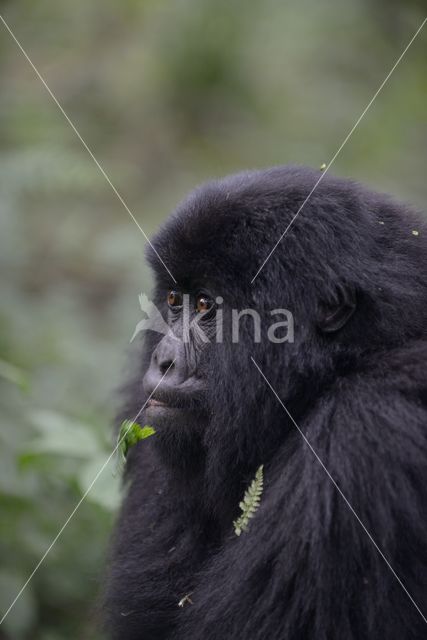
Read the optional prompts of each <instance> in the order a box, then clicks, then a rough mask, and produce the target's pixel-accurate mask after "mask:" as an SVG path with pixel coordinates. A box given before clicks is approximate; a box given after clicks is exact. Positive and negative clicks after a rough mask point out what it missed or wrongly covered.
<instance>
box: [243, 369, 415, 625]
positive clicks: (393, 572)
mask: <svg viewBox="0 0 427 640" xmlns="http://www.w3.org/2000/svg"><path fill="white" fill-rule="evenodd" d="M251 360H252V362H253V364H254V366H255V367H256V368H257V369H258V371H259V373H260V374H261V376H262V377H263V379H264V381H265V382H266V384H267V386H268V387H269V388H270V389H271V391H272V392H273V394H274V395H275V397H276V399H277V400H278V401H279V403H280V405H281V406H282V408H283V409H284V410H285V412H286V414H287V416H288V418H289V419H290V420H291V422H292V424H293V425H294V427H295V428H296V429H297V431H298V432H299V434H300V435H301V436H302V438H303V439H304V442H305V443H306V445H307V446H308V448H309V449H310V451H311V452H312V453H313V455H314V456H315V458H316V459H317V461H318V462H319V464H320V465H321V467H322V468H323V470H324V472H325V473H326V475H327V476H328V478H329V480H330V481H331V482H332V484H333V485H334V487H335V488H336V490H337V491H338V493H339V494H340V496H341V498H342V499H343V500H344V502H345V503H346V505H347V507H348V508H349V509H350V511H351V513H352V514H353V515H354V517H355V518H356V520H357V522H358V523H359V524H360V526H361V527H362V529H363V530H364V532H365V533H366V535H367V536H368V538H369V540H370V541H371V542H372V544H373V545H374V547H375V549H376V550H377V551H378V553H379V554H380V556H381V558H382V559H383V560H384V562H385V563H386V565H387V566H388V568H389V569H390V571H391V573H392V574H393V575H394V577H395V578H396V580H397V581H398V583H399V584H400V586H401V587H402V589H403V591H404V592H405V593H406V595H407V596H408V598H409V600H410V601H411V602H412V604H413V605H414V607H415V609H416V610H417V611H418V613H419V614H420V616H421V617H422V619H423V620H424V622H425V623H426V624H427V618H426V617H425V616H424V614H423V612H422V611H421V609H420V607H419V606H418V605H417V603H416V602H415V600H414V599H413V597H412V596H411V594H410V593H409V591H408V589H407V588H406V587H405V585H404V584H403V582H402V580H401V579H400V578H399V576H398V575H397V573H396V571H395V570H394V569H393V567H392V566H391V564H390V562H389V561H388V560H387V558H386V556H385V555H384V553H383V552H382V551H381V549H380V547H379V546H378V544H377V543H376V542H375V540H374V538H373V537H372V535H371V534H370V533H369V531H368V529H367V528H366V526H365V525H364V524H363V522H362V520H361V519H360V518H359V516H358V515H357V513H356V511H355V510H354V509H353V507H352V506H351V504H350V502H349V500H348V498H346V496H345V495H344V493H343V492H342V490H341V489H340V487H339V486H338V484H337V483H336V482H335V480H334V479H333V477H332V476H331V474H330V473H329V471H328V469H327V468H326V466H325V464H324V463H323V462H322V460H321V459H320V457H319V455H318V454H317V452H316V451H315V450H314V449H313V447H312V445H311V444H310V442H309V440H308V439H307V436H306V435H305V434H304V432H303V431H302V429H301V428H300V427H299V425H298V424H297V423H296V422H295V420H294V419H293V417H292V416H291V414H290V413H289V411H288V410H287V408H286V407H285V405H284V404H283V402H282V401H281V399H280V397H279V396H278V394H277V393H276V391H275V390H274V388H273V387H272V385H271V384H270V382H269V381H268V380H267V378H266V376H265V375H264V373H263V371H262V370H261V368H260V367H259V365H258V364H257V362H256V361H255V360H254V358H253V357H252V356H251Z"/></svg>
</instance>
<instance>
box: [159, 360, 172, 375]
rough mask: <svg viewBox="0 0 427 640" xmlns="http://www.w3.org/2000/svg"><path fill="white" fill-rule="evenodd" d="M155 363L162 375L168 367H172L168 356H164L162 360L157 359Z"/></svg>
mask: <svg viewBox="0 0 427 640" xmlns="http://www.w3.org/2000/svg"><path fill="white" fill-rule="evenodd" d="M157 364H158V367H159V369H160V371H161V373H162V375H164V374H165V373H166V371H167V370H168V369H172V366H173V360H172V359H170V358H165V359H163V360H160V361H158V363H157Z"/></svg>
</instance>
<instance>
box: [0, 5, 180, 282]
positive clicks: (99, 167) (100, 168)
mask: <svg viewBox="0 0 427 640" xmlns="http://www.w3.org/2000/svg"><path fill="white" fill-rule="evenodd" d="M0 21H1V22H2V23H3V24H4V26H5V28H6V30H7V31H8V32H9V34H10V36H11V37H12V39H13V40H14V41H15V43H16V44H17V46H18V47H19V49H20V50H21V52H22V54H23V55H24V57H25V58H26V60H27V61H28V63H29V64H30V65H31V67H32V69H33V70H34V73H35V74H36V75H37V77H38V78H39V80H40V82H41V83H42V84H43V86H44V88H45V89H46V91H47V92H48V94H49V95H50V97H51V98H52V100H53V101H54V103H55V104H56V106H57V107H58V109H59V110H60V112H61V113H62V115H63V116H64V118H65V119H66V121H67V122H68V124H69V125H70V127H71V128H72V130H73V131H74V133H75V134H76V136H77V137H78V139H79V140H80V142H81V143H82V145H83V147H84V148H85V149H86V151H87V152H88V154H89V155H90V157H91V158H92V160H93V161H94V163H95V164H96V166H97V167H98V169H99V171H100V172H101V173H102V175H103V176H104V178H105V179H106V181H107V182H108V184H109V185H110V187H111V189H112V190H113V192H114V193H115V195H116V197H117V198H118V200H119V201H120V203H121V204H122V205H123V207H124V208H125V210H126V211H127V213H128V214H129V216H130V217H131V218H132V220H133V221H134V223H135V224H136V226H137V227H138V229H139V230H140V232H141V233H142V235H143V236H144V238H145V240H146V241H147V242H148V244H149V245H150V247H151V248H152V250H153V251H154V253H155V254H156V256H157V257H158V259H159V260H160V262H161V264H162V265H163V267H164V268H165V269H166V271H167V272H168V274H169V275H170V277H171V278H172V280H173V281H174V282H176V280H175V278H174V277H173V275H172V273H171V272H170V271H169V269H168V267H167V266H166V264H165V263H164V262H163V260H162V258H161V256H160V255H159V253H158V251H157V250H156V249H155V247H154V246H153V244H152V243H151V241H150V239H149V238H148V236H147V234H146V233H145V231H144V229H143V228H142V227H141V225H140V224H139V222H138V220H137V219H136V218H135V216H134V215H133V213H132V211H131V210H130V209H129V207H128V205H127V204H126V202H125V200H124V199H123V197H122V196H121V195H120V193H119V191H118V190H117V189H116V187H115V186H114V185H113V183H112V182H111V180H110V178H109V176H108V174H107V173H106V171H105V170H104V168H103V167H102V166H101V164H100V163H99V162H98V160H97V159H96V157H95V155H94V154H93V152H92V151H91V149H90V148H89V147H88V145H87V143H86V142H85V140H84V139H83V138H82V136H81V135H80V133H79V131H78V130H77V128H76V126H75V124H74V123H73V122H72V120H71V119H70V117H69V116H68V115H67V113H66V111H65V109H64V108H63V107H62V105H61V104H60V102H59V101H58V99H57V98H56V96H55V94H54V93H53V91H52V90H51V89H50V88H49V86H48V84H47V82H46V80H45V79H44V78H43V76H42V75H41V73H40V71H39V70H38V69H37V67H36V66H35V64H34V63H33V61H32V60H31V58H30V56H29V55H28V53H27V52H26V51H25V49H24V47H23V46H22V44H21V43H20V42H19V40H18V38H17V37H16V36H15V34H14V33H13V31H12V29H11V28H10V27H9V25H8V24H7V22H6V20H5V19H4V18H3V16H2V15H0Z"/></svg>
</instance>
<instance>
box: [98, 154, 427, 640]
mask: <svg viewBox="0 0 427 640" xmlns="http://www.w3.org/2000/svg"><path fill="white" fill-rule="evenodd" d="M319 176H320V173H319V172H318V171H314V170H310V169H304V168H294V167H278V168H273V169H268V170H265V171H253V172H245V173H240V174H238V175H235V176H232V177H227V178H225V179H223V180H218V181H213V182H209V183H208V184H206V185H204V186H202V187H200V188H198V189H196V190H195V191H194V192H193V193H192V194H190V196H189V197H188V198H187V199H186V200H185V201H184V202H183V203H182V204H180V205H179V207H178V209H177V210H176V211H175V213H174V214H173V215H172V216H171V217H170V218H169V219H168V220H167V222H166V223H165V225H164V226H163V228H162V229H161V230H160V232H159V233H158V235H157V236H155V237H154V239H153V243H152V247H150V248H149V250H148V260H149V262H150V264H151V266H152V268H153V270H154V275H155V279H156V284H155V290H154V297H153V300H154V302H155V304H156V305H157V307H158V309H159V310H160V311H161V313H162V315H163V317H164V318H165V319H168V323H169V326H170V332H169V333H168V334H166V335H164V333H165V332H164V333H156V332H155V331H148V332H147V333H146V338H145V346H144V350H143V355H142V356H141V357H139V366H138V371H137V374H136V375H135V377H134V382H133V383H132V384H130V385H129V386H128V389H127V401H126V404H125V407H124V410H123V413H122V416H121V417H122V418H125V417H126V418H129V419H131V420H132V419H134V417H135V416H136V415H137V414H138V412H139V411H140V408H141V406H143V405H144V403H146V404H145V405H144V406H145V409H144V412H143V417H141V418H139V419H138V422H140V423H141V424H149V425H152V426H153V427H154V428H155V430H156V433H155V435H154V436H152V437H151V438H150V439H149V440H146V441H144V442H140V443H139V444H138V445H136V446H135V447H133V448H132V449H131V451H130V455H129V457H128V461H127V481H128V482H127V494H126V498H125V501H124V505H123V509H122V512H121V515H120V518H119V521H118V527H117V531H116V535H115V539H114V543H113V551H112V561H111V569H110V577H109V580H108V586H107V589H106V596H105V620H106V622H105V625H106V629H107V633H108V635H109V637H111V638H114V639H120V640H160V639H168V640H267V639H268V640H279V639H280V640H285V639H286V640H356V639H357V640H362V639H363V640H366V639H374V640H376V639H387V640H397V639H399V640H402V639H407V638H408V639H409V638H411V639H412V638H414V639H415V638H425V637H426V635H427V619H426V616H427V598H426V596H427V511H426V507H427V502H426V498H427V475H426V470H427V422H426V415H427V413H426V405H427V381H426V375H425V361H426V355H427V341H426V337H427V335H426V334H427V323H426V320H427V317H426V316H427V279H426V276H427V261H426V256H427V243H426V238H427V233H426V232H427V229H426V226H425V224H424V223H423V221H422V219H421V218H420V216H418V215H417V214H415V213H413V212H412V211H410V210H409V209H408V208H406V207H404V206H402V205H399V204H396V203H395V202H393V201H392V200H391V199H390V198H389V197H387V196H384V195H378V194H375V193H372V192H369V191H367V190H365V189H364V188H362V187H361V186H359V185H358V184H356V183H354V182H350V181H347V180H343V179H337V178H333V177H330V176H328V175H324V176H323V178H324V179H322V181H321V182H320V183H319V185H318V186H317V188H316V189H315V191H314V193H313V194H312V195H311V197H310V199H309V201H308V202H307V204H306V205H305V206H304V208H303V209H302V211H301V213H300V214H299V216H298V217H297V219H296V220H295V221H294V223H293V225H292V226H291V228H290V229H289V231H288V232H287V234H286V235H285V237H284V238H283V239H282V240H281V242H280V243H279V244H278V246H277V248H276V249H275V251H273V253H272V254H271V256H270V258H269V259H268V260H267V262H266V263H265V265H264V266H263V268H262V269H261V271H260V272H259V275H257V277H256V278H254V276H255V274H256V273H257V271H258V270H259V267H260V266H261V265H262V263H263V262H264V260H265V258H266V257H267V255H268V254H269V253H270V251H271V249H272V248H273V247H274V246H275V244H276V243H277V241H278V239H279V238H280V236H281V235H282V234H283V231H284V230H285V229H286V227H287V226H288V225H289V223H290V221H291V220H292V218H293V216H294V215H295V213H296V212H297V211H298V209H299V207H300V206H301V204H302V203H303V202H304V200H305V198H306V197H307V195H308V194H309V193H310V191H311V189H312V187H313V186H314V184H315V183H316V181H317V180H318V179H319ZM153 247H154V249H153ZM158 256H160V257H161V259H162V261H163V262H164V264H165V265H166V266H167V269H165V268H164V266H163V265H162V263H161V261H160V260H159V257H158ZM168 270H169V271H170V274H172V276H173V278H174V279H175V281H174V280H173V279H172V277H171V275H170V274H169V273H168ZM185 298H186V299H187V301H188V300H189V305H187V316H188V317H187V320H188V321H189V322H190V328H189V329H187V330H186V328H185V326H184V325H185V322H184V320H185V318H184V316H185V304H184V301H185V300H184V299H185ZM283 309H287V310H289V311H290V312H291V313H292V315H293V321H294V335H293V336H292V335H290V331H287V332H286V331H284V330H283V329H284V327H282V330H281V331H280V330H278V329H277V327H276V328H275V330H274V331H273V332H272V331H271V327H272V324H274V323H275V322H277V320H278V315H277V314H278V310H283ZM233 310H234V311H233ZM242 310H246V311H245V312H244V313H241V312H242ZM248 310H249V311H248ZM255 312H256V313H255ZM236 314H240V315H238V320H239V327H238V335H237V336H236V335H235V334H233V331H234V329H235V327H234V328H233V322H235V320H236ZM256 314H257V315H258V317H259V324H260V327H261V328H260V333H261V336H260V337H259V336H258V338H257V335H256V331H255V328H256V327H255V325H256V318H255V315H256ZM279 315H280V314H279ZM218 318H220V320H221V322H218ZM233 318H234V320H233ZM280 318H281V319H282V320H283V317H282V316H281V317H280ZM280 318H279V319H280ZM187 324H188V323H187ZM288 328H289V327H288ZM186 331H187V334H188V335H186V336H185V335H184V334H185V332H186ZM272 334H274V335H273V336H272ZM274 336H275V337H276V339H272V337H274ZM185 337H186V339H184V338H185ZM260 465H264V466H263V469H264V490H263V493H262V496H261V502H260V505H259V507H258V509H257V510H256V512H255V514H254V516H253V518H252V519H251V520H250V523H249V526H248V528H247V530H246V531H243V532H242V534H241V535H240V536H237V535H236V534H235V531H234V527H233V522H234V521H235V520H236V518H238V517H239V515H240V513H241V512H240V508H239V503H240V502H241V501H242V497H243V496H244V494H245V491H246V490H247V489H248V487H249V486H250V484H251V481H252V480H253V478H254V476H255V473H256V470H257V469H258V468H259V466H260Z"/></svg>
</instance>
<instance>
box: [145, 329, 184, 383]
mask: <svg viewBox="0 0 427 640" xmlns="http://www.w3.org/2000/svg"><path fill="white" fill-rule="evenodd" d="M186 377H187V366H186V361H185V357H184V347H183V344H182V343H181V341H180V340H178V339H177V338H176V337H175V336H173V335H167V336H164V337H163V338H162V340H161V341H160V342H159V344H158V345H157V347H156V349H155V350H154V352H153V354H152V356H151V362H150V366H149V368H148V371H147V373H146V374H145V376H144V381H143V384H144V388H145V390H146V392H148V393H150V392H152V391H153V390H154V389H155V388H156V387H157V385H159V383H160V382H161V381H162V378H164V380H163V381H162V384H161V386H162V387H164V386H167V387H168V388H169V389H173V388H174V387H178V386H179V385H181V384H182V383H183V382H184V381H185V379H186Z"/></svg>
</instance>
